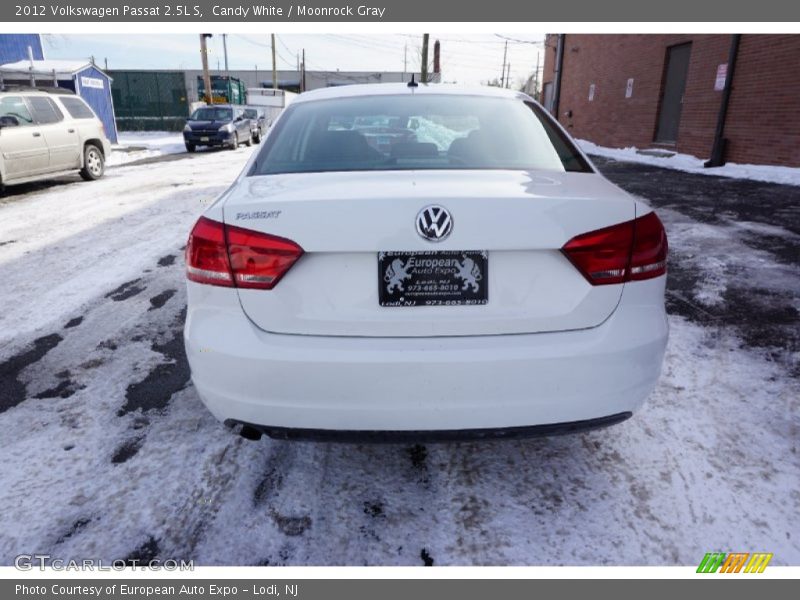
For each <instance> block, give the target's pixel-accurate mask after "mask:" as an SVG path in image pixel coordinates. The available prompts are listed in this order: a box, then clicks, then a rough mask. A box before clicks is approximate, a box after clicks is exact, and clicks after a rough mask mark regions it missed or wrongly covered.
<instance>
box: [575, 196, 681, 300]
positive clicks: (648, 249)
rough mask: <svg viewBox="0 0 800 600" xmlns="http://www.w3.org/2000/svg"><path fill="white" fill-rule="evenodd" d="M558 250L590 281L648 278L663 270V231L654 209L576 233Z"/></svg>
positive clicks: (605, 283) (665, 266)
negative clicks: (615, 222)
mask: <svg viewBox="0 0 800 600" xmlns="http://www.w3.org/2000/svg"><path fill="white" fill-rule="evenodd" d="M562 251H563V252H564V254H565V255H566V257H567V258H568V259H569V260H570V261H571V262H572V264H573V265H575V267H576V268H577V269H578V270H579V271H580V272H581V274H582V275H583V276H584V277H585V278H586V280H587V281H588V282H589V283H591V284H592V285H608V284H612V283H624V282H625V281H631V280H642V279H651V278H653V277H658V276H660V275H663V274H664V273H666V272H667V235H666V233H665V231H664V226H663V225H662V224H661V221H660V220H659V219H658V217H657V216H656V214H655V213H654V212H651V213H648V214H646V215H645V216H643V217H639V218H638V219H635V220H633V221H626V222H625V223H619V224H618V225H612V226H611V227H605V228H603V229H598V230H596V231H590V232H589V233H583V234H581V235H578V236H576V237H574V238H572V239H571V240H570V241H568V242H567V243H566V244H565V245H564V247H563V248H562Z"/></svg>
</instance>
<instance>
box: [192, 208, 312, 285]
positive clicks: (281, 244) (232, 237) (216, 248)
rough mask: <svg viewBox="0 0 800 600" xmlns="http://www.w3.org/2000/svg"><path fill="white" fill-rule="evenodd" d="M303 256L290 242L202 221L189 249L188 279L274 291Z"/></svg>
mask: <svg viewBox="0 0 800 600" xmlns="http://www.w3.org/2000/svg"><path fill="white" fill-rule="evenodd" d="M302 255H303V249H302V248H301V247H300V246H298V245H297V244H295V243H294V242H292V241H291V240H287V239H284V238H279V237H276V236H272V235H269V234H266V233H261V232H258V231H250V230H249V229H242V228H241V227H232V226H229V225H228V226H226V225H224V224H222V223H219V222H217V221H212V220H210V219H207V218H205V217H201V218H200V219H199V220H198V221H197V224H196V225H195V226H194V229H192V233H191V234H190V235H189V242H188V244H187V245H186V276H187V277H188V278H189V279H190V280H191V281H196V282H197V283H205V284H209V285H219V286H224V287H239V288H250V289H262V290H271V289H272V288H273V287H275V284H277V283H278V281H280V280H281V278H282V277H283V276H284V275H285V274H286V273H287V271H289V269H290V268H291V267H292V265H293V264H294V263H295V262H296V261H297V259H298V258H300V257H301V256H302Z"/></svg>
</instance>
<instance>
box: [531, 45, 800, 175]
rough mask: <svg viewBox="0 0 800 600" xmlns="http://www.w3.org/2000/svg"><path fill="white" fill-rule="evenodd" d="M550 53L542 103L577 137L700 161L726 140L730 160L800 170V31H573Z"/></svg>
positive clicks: (724, 156)
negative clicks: (680, 154)
mask: <svg viewBox="0 0 800 600" xmlns="http://www.w3.org/2000/svg"><path fill="white" fill-rule="evenodd" d="M545 47H546V56H545V63H544V76H543V79H542V81H543V83H544V86H543V92H542V102H543V103H544V104H545V106H546V107H548V108H549V109H550V110H551V112H553V114H556V115H557V116H558V119H559V121H560V122H561V123H562V124H563V125H564V126H565V127H566V128H567V129H568V130H569V131H570V133H571V134H572V135H574V136H575V137H578V138H582V139H587V140H590V141H592V142H594V143H596V144H599V145H601V146H610V147H626V146H636V147H638V148H664V149H670V150H675V151H677V152H683V153H687V154H693V155H695V156H698V157H701V158H709V157H711V156H712V152H713V149H714V147H715V139H719V140H724V142H723V143H722V144H720V143H719V142H718V147H719V148H720V149H721V151H722V155H721V156H722V159H723V160H727V161H731V162H737V163H756V164H770V165H785V166H792V167H800V35H756V34H754V35H740V36H733V35H689V34H687V35H675V34H669V35H654V34H647V35H594V34H592V35H578V34H567V35H548V36H547V40H546V43H545ZM559 62H560V66H561V68H560V78H559V69H558V66H559ZM731 70H732V71H733V74H732V77H730V76H729V75H730V74H731ZM559 79H560V85H559ZM726 87H727V88H728V89H726ZM726 96H727V99H728V102H727V110H723V111H722V112H724V129H723V131H722V136H718V135H716V134H717V127H718V122H719V118H720V113H721V109H723V108H724V104H725V97H726Z"/></svg>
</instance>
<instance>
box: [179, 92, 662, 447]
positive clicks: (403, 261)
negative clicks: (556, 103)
mask: <svg viewBox="0 0 800 600" xmlns="http://www.w3.org/2000/svg"><path fill="white" fill-rule="evenodd" d="M666 260H667V240H666V236H665V233H664V228H663V226H662V224H661V222H660V221H659V219H658V217H657V216H656V215H655V213H653V212H652V211H651V209H650V208H649V207H648V206H646V205H644V204H642V203H640V202H638V201H636V200H635V199H633V198H632V197H631V196H629V195H628V194H626V193H625V192H623V191H622V190H620V189H619V188H617V187H616V186H614V185H612V184H611V183H610V182H609V181H607V180H606V179H605V178H604V177H603V176H602V175H600V174H599V173H597V171H596V170H595V168H594V167H593V166H592V164H591V162H590V161H589V160H588V159H587V158H586V156H584V155H583V154H582V153H581V152H580V151H579V150H578V149H577V148H576V147H575V145H574V143H573V142H572V141H571V139H570V138H569V136H568V135H567V134H566V133H565V132H564V130H563V129H562V128H561V127H560V126H559V125H558V123H557V122H555V121H554V120H553V119H551V118H550V116H549V115H547V114H546V113H545V112H544V110H542V108H541V107H540V106H539V105H538V104H536V103H535V102H534V101H533V100H532V99H531V98H529V97H528V96H526V95H524V94H521V93H515V92H511V91H506V90H497V89H494V88H477V89H465V88H461V87H455V86H445V85H432V86H414V85H405V84H387V85H367V86H348V87H342V88H335V89H333V88H331V89H325V90H319V91H314V92H310V93H307V94H302V95H301V96H300V97H299V98H298V99H297V100H296V101H295V102H294V103H293V104H292V105H291V106H289V107H288V108H287V109H286V110H285V111H284V113H283V114H282V115H281V116H280V118H279V119H278V120H277V122H276V123H275V125H274V126H273V127H272V129H271V130H270V132H269V134H268V136H267V137H266V138H265V143H264V145H263V147H262V148H261V149H260V150H259V151H258V153H257V154H255V155H254V156H253V158H252V159H251V160H250V162H249V164H248V165H247V166H246V168H245V169H244V171H243V172H242V174H241V175H240V176H239V177H238V179H237V180H236V181H235V183H234V184H233V185H232V186H231V187H230V188H229V189H228V190H227V191H226V192H225V193H224V194H222V196H221V197H220V198H219V199H218V201H217V202H215V203H214V204H213V205H212V206H210V207H209V208H208V209H207V210H206V211H205V213H204V214H203V216H202V217H200V219H199V220H198V221H197V223H196V225H195V226H194V229H193V230H192V232H191V234H190V236H189V242H188V245H187V247H186V263H187V277H188V288H189V289H188V304H189V306H188V314H187V319H186V328H185V339H186V351H187V355H188V358H189V363H190V365H191V370H192V380H193V382H194V385H195V387H196V389H197V391H198V394H199V395H200V398H201V399H202V400H203V402H204V403H205V404H206V406H207V407H208V408H209V410H210V411H211V412H212V413H213V414H214V415H215V416H216V417H217V418H218V419H220V420H221V421H224V422H225V423H228V424H237V425H240V426H241V427H239V428H238V429H239V430H240V431H241V433H242V434H243V435H244V436H245V437H250V438H258V437H260V435H261V433H264V432H265V433H267V434H269V435H270V436H273V437H281V438H322V439H332V440H344V439H365V440H375V441H388V440H406V439H413V440H433V439H456V438H469V437H478V438H485V437H510V436H519V435H536V434H555V433H564V432H573V431H578V430H582V429H587V428H592V427H599V426H604V425H610V424H613V423H618V422H620V421H623V420H624V419H626V418H627V417H629V416H630V415H631V413H632V411H634V410H635V409H636V408H637V407H639V406H640V405H641V403H642V402H643V401H644V399H645V398H646V396H647V395H648V394H649V393H650V391H651V390H652V388H653V387H654V385H655V383H656V380H657V378H658V376H659V372H660V370H661V363H662V359H663V355H664V348H665V345H666V341H667V331H668V329H667V320H666V315H665V311H664V283H665V279H666V275H665V274H666Z"/></svg>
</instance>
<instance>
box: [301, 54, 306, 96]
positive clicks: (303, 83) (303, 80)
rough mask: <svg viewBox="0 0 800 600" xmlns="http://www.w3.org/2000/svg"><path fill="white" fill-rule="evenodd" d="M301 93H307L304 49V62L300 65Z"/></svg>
mask: <svg viewBox="0 0 800 600" xmlns="http://www.w3.org/2000/svg"><path fill="white" fill-rule="evenodd" d="M300 67H301V69H302V71H301V72H300V92H301V93H302V92H305V91H306V49H305V48H303V62H301V63H300Z"/></svg>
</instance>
